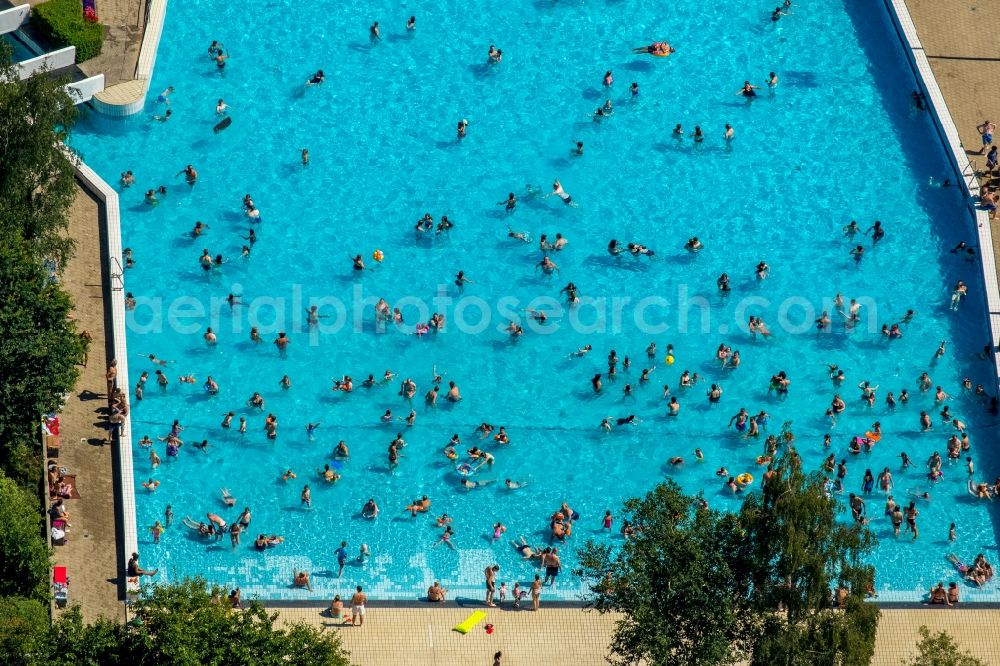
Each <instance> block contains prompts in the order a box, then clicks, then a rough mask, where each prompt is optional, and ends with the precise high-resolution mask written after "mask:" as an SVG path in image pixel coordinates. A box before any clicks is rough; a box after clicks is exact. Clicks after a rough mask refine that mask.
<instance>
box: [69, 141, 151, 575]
mask: <svg viewBox="0 0 1000 666" xmlns="http://www.w3.org/2000/svg"><path fill="white" fill-rule="evenodd" d="M70 159H71V160H72V162H73V166H74V168H75V169H76V176H77V178H79V179H80V182H81V183H83V185H84V186H85V187H86V188H87V189H88V190H90V192H91V193H93V195H94V196H95V197H97V199H98V200H99V201H100V202H101V206H102V207H103V208H104V221H105V233H107V239H108V256H107V257H102V261H107V262H108V264H109V265H108V273H109V275H115V274H118V275H121V276H122V277H121V279H122V283H121V287H122V288H121V289H117V290H116V289H115V288H114V285H113V284H108V285H106V288H107V291H106V293H105V298H107V296H108V294H110V296H111V336H112V342H113V348H114V358H115V360H116V361H117V366H118V375H117V377H118V385H119V386H123V387H124V390H125V392H126V395H127V394H128V390H129V387H130V386H131V382H129V375H128V349H127V347H126V344H125V290H124V286H125V285H124V274H123V273H124V271H123V270H122V269H121V266H123V265H124V264H123V262H122V236H121V209H120V207H119V203H118V193H117V192H115V190H114V189H112V188H111V186H110V185H108V184H107V183H106V182H105V181H104V179H103V178H101V177H100V176H99V175H98V174H97V172H95V171H94V170H93V169H91V168H90V167H89V166H87V164H86V163H85V162H84V161H83V160H82V159H80V158H79V157H76V156H75V155H70ZM112 444H114V443H112ZM115 453H116V454H117V456H118V461H119V471H120V474H119V477H118V479H117V481H118V493H119V497H120V499H121V509H122V515H121V516H118V519H119V520H121V524H120V527H121V535H122V541H121V544H120V546H119V547H120V548H121V551H122V552H121V553H119V555H123V556H124V557H122V558H121V561H123V562H124V561H126V560H128V558H129V556H130V555H131V554H132V553H136V552H139V536H138V533H137V531H136V522H135V517H136V507H135V481H134V478H133V472H132V417H131V410H129V414H128V415H126V417H125V423H124V427H123V428H122V429H121V430H119V434H118V443H117V450H116V451H115ZM126 589H127V590H128V591H129V592H134V591H136V590H138V585H133V584H129V583H128V582H127V581H126Z"/></svg>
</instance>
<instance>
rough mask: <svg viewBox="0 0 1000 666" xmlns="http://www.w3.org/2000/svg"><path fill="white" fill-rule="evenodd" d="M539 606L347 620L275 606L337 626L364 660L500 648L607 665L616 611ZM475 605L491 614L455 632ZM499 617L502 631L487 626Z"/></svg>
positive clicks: (475, 657)
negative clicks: (356, 622) (537, 608)
mask: <svg viewBox="0 0 1000 666" xmlns="http://www.w3.org/2000/svg"><path fill="white" fill-rule="evenodd" d="M544 606H545V597H544V594H543V596H542V609H541V610H540V611H539V612H537V613H534V612H531V611H530V610H527V611H514V610H496V609H484V608H479V607H470V608H458V607H456V606H453V605H450V604H449V605H448V606H445V607H441V608H438V607H430V606H428V607H426V608H379V607H378V604H377V603H376V604H375V605H374V606H371V607H370V608H369V610H368V614H367V616H366V618H365V626H363V627H352V626H350V624H347V625H343V624H341V623H340V622H337V621H335V620H333V619H332V618H329V617H324V616H323V615H320V611H319V609H316V608H309V609H304V608H295V609H289V608H281V609H275V610H276V611H277V612H278V614H279V618H280V621H282V622H305V623H308V624H312V625H315V626H319V627H323V628H324V629H325V630H327V631H336V632H338V634H339V635H340V637H341V639H342V640H343V641H344V646H345V647H346V648H347V649H348V650H349V651H350V653H351V662H352V663H354V664H357V665H358V666H379V665H382V664H385V665H387V666H388V665H390V664H392V665H395V664H407V666H432V665H434V664H448V666H466V665H467V666H488V665H489V664H491V663H493V661H492V660H493V654H494V653H495V652H497V651H498V650H499V651H502V652H503V664H505V665H507V664H509V665H517V664H551V665H553V666H561V665H563V664H566V665H572V666H606V665H607V661H606V660H605V658H604V657H605V655H606V654H607V646H608V642H609V638H610V636H611V632H612V631H613V629H614V623H615V617H614V616H612V615H599V614H597V613H591V612H584V611H581V610H578V609H561V608H545V607H544ZM474 610H486V611H487V616H486V619H485V620H484V621H483V622H480V623H479V624H478V625H476V627H475V628H473V630H472V631H470V632H469V633H468V634H466V635H462V634H459V633H458V632H455V631H452V627H454V626H455V625H456V624H458V623H459V622H461V621H462V620H464V619H465V618H467V617H468V616H469V614H470V613H472V612H473V611H474ZM487 623H492V624H493V626H494V632H493V633H492V634H487V633H486V631H485V629H484V626H485V625H486V624H487Z"/></svg>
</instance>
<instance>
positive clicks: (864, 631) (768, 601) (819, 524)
mask: <svg viewBox="0 0 1000 666" xmlns="http://www.w3.org/2000/svg"><path fill="white" fill-rule="evenodd" d="M825 485H826V479H825V478H824V477H823V475H822V474H820V473H818V472H817V473H812V474H806V473H804V472H803V471H802V468H801V459H800V458H799V456H798V454H797V453H795V451H794V449H790V450H789V452H788V453H787V454H786V455H783V456H782V457H780V458H778V459H777V460H776V461H775V463H774V466H773V475H772V476H771V478H770V479H768V480H767V481H766V482H765V483H764V486H763V492H762V493H761V494H756V493H754V494H751V495H749V496H748V497H747V498H746V500H745V501H744V503H743V506H742V508H741V510H740V513H739V522H740V525H741V526H742V529H743V530H744V533H745V535H746V538H745V539H744V540H742V541H741V542H740V548H739V552H738V555H739V558H738V560H737V561H738V564H736V565H734V566H736V567H739V568H742V569H743V571H744V573H745V574H746V575H747V576H748V577H749V578H750V581H751V585H750V589H751V598H750V604H751V606H752V608H753V610H754V611H755V612H756V613H757V614H758V617H759V618H760V619H761V621H762V622H763V628H762V631H761V634H760V636H759V638H758V639H757V641H756V642H755V645H754V650H753V658H752V659H751V664H752V665H753V666H758V665H759V666H764V665H767V666H774V665H776V664H785V665H786V666H792V665H799V664H801V665H802V666H805V665H807V664H808V665H809V666H823V665H826V664H829V665H830V666H834V665H840V664H843V665H844V666H853V665H865V664H868V662H869V661H870V660H871V656H872V654H873V652H874V649H875V630H876V628H877V626H878V617H879V611H878V608H877V607H875V606H874V605H872V604H869V603H866V602H865V598H866V596H867V594H868V592H869V590H873V589H874V576H875V572H874V569H873V568H872V567H871V566H870V565H867V564H865V563H864V556H865V555H867V554H868V553H870V552H871V550H872V548H874V545H875V537H874V535H873V534H872V533H871V531H870V530H868V528H867V527H865V526H864V525H859V524H856V523H853V524H846V523H844V522H842V521H841V520H839V519H838V510H837V509H838V506H837V502H836V500H834V499H833V498H831V497H829V496H828V495H827V493H826V492H825ZM834 585H836V586H837V587H838V588H842V589H844V590H845V592H846V598H845V599H844V601H843V603H842V604H841V605H840V606H839V607H838V608H834V604H833V598H832V596H831V588H833V587H834Z"/></svg>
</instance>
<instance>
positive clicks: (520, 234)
mask: <svg viewBox="0 0 1000 666" xmlns="http://www.w3.org/2000/svg"><path fill="white" fill-rule="evenodd" d="M507 237H508V238H513V239H515V240H519V241H521V242H522V243H530V242H531V238H530V237H529V236H528V233H527V232H525V231H514V230H513V229H511V228H510V227H507Z"/></svg>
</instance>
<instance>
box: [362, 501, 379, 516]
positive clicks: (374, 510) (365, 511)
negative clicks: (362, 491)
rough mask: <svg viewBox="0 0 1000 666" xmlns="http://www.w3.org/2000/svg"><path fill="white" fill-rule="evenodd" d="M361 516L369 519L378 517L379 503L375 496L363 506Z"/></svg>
mask: <svg viewBox="0 0 1000 666" xmlns="http://www.w3.org/2000/svg"><path fill="white" fill-rule="evenodd" d="M361 517H362V518H367V519H368V520H373V519H375V518H377V517H378V504H376V503H375V498H374V497H373V498H370V499H369V500H368V501H367V502H366V503H365V505H364V506H363V507H362V508H361Z"/></svg>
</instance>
